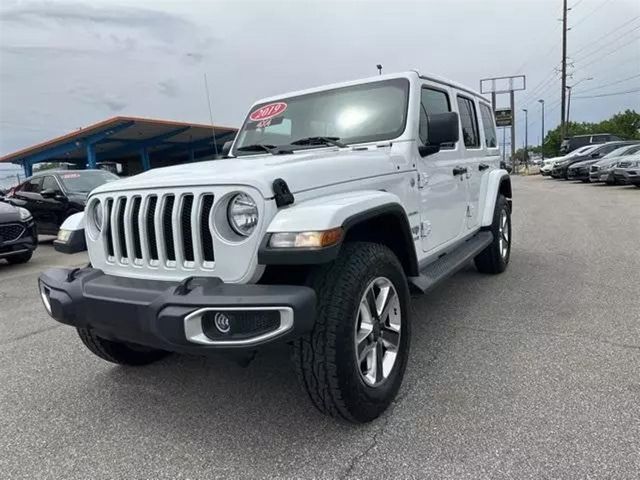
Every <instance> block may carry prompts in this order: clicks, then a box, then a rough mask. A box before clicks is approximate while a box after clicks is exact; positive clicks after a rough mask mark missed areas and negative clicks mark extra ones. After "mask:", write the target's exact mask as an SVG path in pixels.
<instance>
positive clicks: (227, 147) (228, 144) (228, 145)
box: [222, 140, 233, 157]
mask: <svg viewBox="0 0 640 480" xmlns="http://www.w3.org/2000/svg"><path fill="white" fill-rule="evenodd" d="M232 146H233V140H229V141H226V142H224V145H222V156H223V157H228V156H229V152H230V151H231V147H232Z"/></svg>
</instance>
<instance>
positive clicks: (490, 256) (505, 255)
mask: <svg viewBox="0 0 640 480" xmlns="http://www.w3.org/2000/svg"><path fill="white" fill-rule="evenodd" d="M505 220H506V223H504V222H505ZM489 230H490V231H491V233H493V241H492V242H491V244H490V245H489V246H487V248H485V249H484V250H483V251H482V252H480V253H479V254H478V255H477V256H476V257H475V258H474V262H475V264H476V268H477V269H478V271H479V272H481V273H493V274H495V273H502V272H504V271H505V270H506V269H507V265H508V264H509V257H510V256H511V209H510V208H509V203H508V202H507V199H506V198H505V197H504V195H499V196H498V199H497V200H496V206H495V210H494V212H493V223H492V224H491V227H490V228H489ZM505 233H506V235H505ZM505 241H506V243H507V248H506V251H505V250H504V244H505V243H504V242H505Z"/></svg>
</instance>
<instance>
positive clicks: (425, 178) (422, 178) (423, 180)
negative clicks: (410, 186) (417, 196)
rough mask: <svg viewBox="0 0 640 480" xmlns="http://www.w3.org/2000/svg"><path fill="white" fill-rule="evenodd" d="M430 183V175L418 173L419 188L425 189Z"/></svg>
mask: <svg viewBox="0 0 640 480" xmlns="http://www.w3.org/2000/svg"><path fill="white" fill-rule="evenodd" d="M428 183H429V175H427V174H426V173H418V188H424V187H425V186H426V185H427V184H428Z"/></svg>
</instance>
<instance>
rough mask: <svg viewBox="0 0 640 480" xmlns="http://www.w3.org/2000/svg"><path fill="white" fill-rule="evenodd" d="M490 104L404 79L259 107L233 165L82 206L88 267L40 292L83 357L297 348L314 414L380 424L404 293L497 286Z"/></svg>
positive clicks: (219, 164)
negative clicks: (85, 352)
mask: <svg viewBox="0 0 640 480" xmlns="http://www.w3.org/2000/svg"><path fill="white" fill-rule="evenodd" d="M499 160H500V157H499V152H498V148H497V142H496V132H495V124H494V118H493V114H492V111H491V107H490V103H489V102H488V101H487V100H486V99H485V98H484V97H482V96H480V95H479V94H478V93H476V92H474V91H472V90H469V89H467V88H465V87H463V86H461V85H458V84H455V83H453V82H450V81H447V80H444V79H441V78H436V77H432V76H423V75H420V74H419V73H417V72H409V73H404V74H397V75H384V76H378V77H375V78H369V79H365V80H358V81H354V82H347V83H342V84H336V85H328V86H324V87H320V88H314V89H311V90H305V91H301V92H294V93H290V94H285V95H278V96H276V97H272V98H267V99H264V100H261V101H259V102H257V103H256V104H255V105H254V106H253V107H251V109H250V111H249V114H248V115H247V118H246V120H245V122H244V125H243V126H242V129H241V130H240V131H239V133H238V135H237V138H236V139H235V142H234V143H233V146H232V147H230V154H229V158H227V159H224V160H217V161H210V162H202V163H195V164H193V163H192V164H187V165H179V166H173V167H168V168H161V169H156V170H152V171H149V172H146V173H143V174H141V175H138V176H135V177H132V178H129V179H125V180H122V181H119V182H115V183H113V184H107V185H104V186H102V187H99V188H98V189H96V190H95V191H94V192H92V194H91V196H90V198H89V200H88V203H87V208H86V210H85V222H84V223H85V227H86V228H85V230H86V243H87V246H88V253H89V257H90V260H91V267H88V268H83V269H75V270H69V269H51V270H47V271H46V272H44V273H43V274H42V275H41V277H40V291H41V297H42V299H43V303H44V305H45V308H46V309H47V311H48V312H49V314H50V315H51V316H52V317H53V318H55V319H56V320H58V321H60V322H62V323H67V324H70V325H72V326H74V327H76V328H77V329H78V332H79V334H80V338H81V339H82V340H83V342H84V343H85V345H86V346H87V347H88V348H89V350H91V351H92V352H93V353H94V354H96V355H98V356H99V357H101V358H103V359H105V360H108V361H111V362H115V363H120V364H128V365H142V364H147V363H150V362H152V361H154V360H157V359H159V358H161V357H163V356H164V355H165V354H166V353H167V352H184V353H194V354H207V353H210V352H217V351H225V352H227V353H228V354H230V355H242V356H251V355H253V354H254V352H255V351H256V350H257V349H259V348H260V347H262V346H264V345H266V344H270V343H272V342H287V343H289V344H291V345H292V346H293V359H294V363H295V365H296V367H297V370H298V372H299V374H300V378H301V383H302V385H303V386H304V388H305V389H306V391H307V393H308V395H309V397H310V398H311V400H312V402H313V404H314V405H315V406H316V407H317V408H318V409H319V410H320V411H322V412H324V413H327V414H330V415H332V416H334V417H338V418H341V419H346V420H348V421H352V422H366V421H370V420H372V419H374V418H376V417H377V416H378V415H380V413H381V412H383V411H384V410H385V408H386V407H387V406H388V405H389V404H390V402H391V401H392V400H393V398H394V396H395V395H396V393H397V391H398V389H399V387H400V384H401V381H402V377H403V374H404V370H405V366H406V364H407V359H408V353H409V343H410V336H411V329H410V318H409V317H410V311H411V310H410V308H409V302H410V296H409V292H410V291H414V292H426V291H428V290H429V289H431V288H432V287H433V286H434V285H435V284H436V283H437V282H439V281H440V280H442V279H444V278H446V277H448V276H449V275H451V274H452V273H453V272H455V271H456V270H458V269H459V268H461V267H462V266H464V265H465V264H466V263H467V262H468V261H469V260H472V259H473V260H475V264H476V266H477V268H478V269H479V270H480V271H481V272H486V273H500V272H502V271H504V270H505V268H506V267H507V264H508V262H509V255H510V249H511V217H510V215H511V183H510V178H509V176H508V174H507V172H506V171H504V170H501V169H500V168H499Z"/></svg>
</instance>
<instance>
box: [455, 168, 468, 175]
mask: <svg viewBox="0 0 640 480" xmlns="http://www.w3.org/2000/svg"><path fill="white" fill-rule="evenodd" d="M467 172H468V170H467V167H455V168H454V169H453V175H454V176H456V175H464V174H465V173H467Z"/></svg>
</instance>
